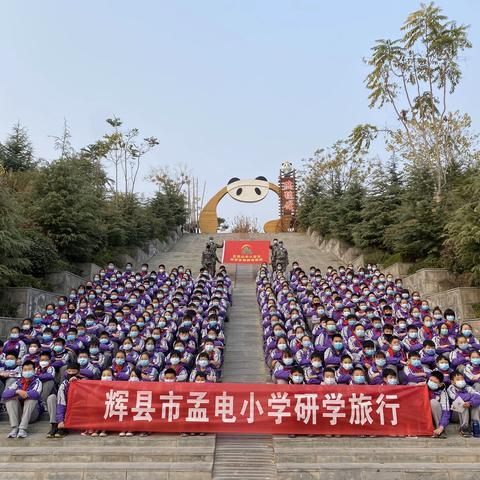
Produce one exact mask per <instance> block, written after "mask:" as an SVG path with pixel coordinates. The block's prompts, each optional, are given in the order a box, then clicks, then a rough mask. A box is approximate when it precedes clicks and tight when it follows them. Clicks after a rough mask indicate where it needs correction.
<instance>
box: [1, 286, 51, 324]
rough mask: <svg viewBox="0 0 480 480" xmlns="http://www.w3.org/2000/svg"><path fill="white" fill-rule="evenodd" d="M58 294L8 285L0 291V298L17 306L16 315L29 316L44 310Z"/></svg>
mask: <svg viewBox="0 0 480 480" xmlns="http://www.w3.org/2000/svg"><path fill="white" fill-rule="evenodd" d="M57 297H58V294H57V293H53V292H46V291H44V290H39V289H37V288H31V287H10V288H4V289H2V290H1V291H0V299H1V301H2V302H4V303H10V304H12V305H15V306H16V307H17V317H22V318H23V317H31V316H32V315H33V314H34V313H35V312H38V311H42V312H43V311H44V310H45V305H47V303H55V302H56V301H57Z"/></svg>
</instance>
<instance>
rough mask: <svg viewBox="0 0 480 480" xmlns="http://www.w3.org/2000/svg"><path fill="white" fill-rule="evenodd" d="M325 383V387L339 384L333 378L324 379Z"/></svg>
mask: <svg viewBox="0 0 480 480" xmlns="http://www.w3.org/2000/svg"><path fill="white" fill-rule="evenodd" d="M323 381H324V383H325V385H335V383H337V382H336V381H335V379H334V378H332V377H328V378H324V379H323Z"/></svg>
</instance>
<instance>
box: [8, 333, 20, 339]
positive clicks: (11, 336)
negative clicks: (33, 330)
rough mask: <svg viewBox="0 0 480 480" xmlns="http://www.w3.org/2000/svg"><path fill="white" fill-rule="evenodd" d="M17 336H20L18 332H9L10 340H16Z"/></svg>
mask: <svg viewBox="0 0 480 480" xmlns="http://www.w3.org/2000/svg"><path fill="white" fill-rule="evenodd" d="M19 336H20V335H19V334H18V333H11V334H10V338H11V339H12V340H16V339H17V338H18V337H19Z"/></svg>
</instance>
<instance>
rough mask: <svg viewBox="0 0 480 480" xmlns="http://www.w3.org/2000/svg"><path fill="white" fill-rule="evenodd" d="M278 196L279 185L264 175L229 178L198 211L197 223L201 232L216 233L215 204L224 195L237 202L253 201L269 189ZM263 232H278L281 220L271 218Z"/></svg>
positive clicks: (257, 199) (265, 194) (256, 200)
mask: <svg viewBox="0 0 480 480" xmlns="http://www.w3.org/2000/svg"><path fill="white" fill-rule="evenodd" d="M270 190H271V191H273V192H275V193H276V194H277V195H279V196H280V187H279V186H278V185H275V184H274V183H271V182H269V181H268V180H267V179H266V178H265V177H262V176H260V177H256V178H253V179H243V180H241V179H240V178H237V177H234V178H231V179H230V180H229V181H228V183H227V185H226V186H225V187H223V188H222V189H221V190H219V191H218V192H217V193H216V194H215V195H214V196H213V197H212V198H211V199H210V200H209V202H208V203H207V204H206V205H205V207H204V208H203V210H202V211H201V212H200V217H199V219H198V224H199V227H200V231H201V232H202V233H216V232H217V229H218V218H217V217H218V216H217V206H218V204H219V203H220V201H221V200H222V198H223V197H224V196H225V195H229V196H230V197H231V198H233V199H234V200H237V201H238V202H245V203H255V202H260V201H261V200H263V199H264V198H265V197H266V196H267V195H268V192H269V191H270ZM264 231H265V232H279V231H283V230H282V220H281V219H277V220H271V221H269V222H267V223H266V224H265V225H264Z"/></svg>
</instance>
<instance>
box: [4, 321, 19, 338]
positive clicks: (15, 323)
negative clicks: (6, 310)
mask: <svg viewBox="0 0 480 480" xmlns="http://www.w3.org/2000/svg"><path fill="white" fill-rule="evenodd" d="M21 322H22V319H21V318H12V317H0V338H1V339H2V340H3V339H5V338H7V337H8V336H9V334H10V329H11V328H12V327H18V326H20V324H21Z"/></svg>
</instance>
